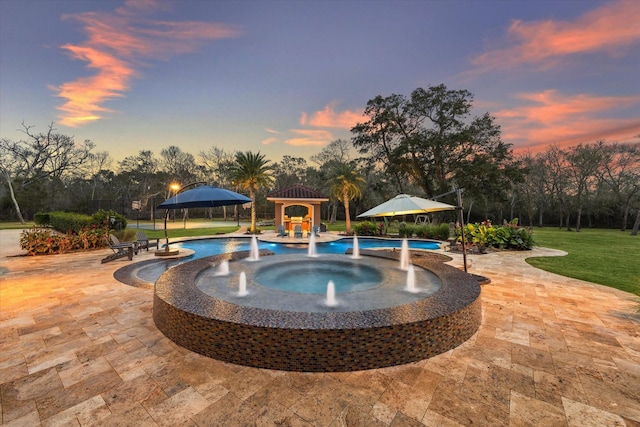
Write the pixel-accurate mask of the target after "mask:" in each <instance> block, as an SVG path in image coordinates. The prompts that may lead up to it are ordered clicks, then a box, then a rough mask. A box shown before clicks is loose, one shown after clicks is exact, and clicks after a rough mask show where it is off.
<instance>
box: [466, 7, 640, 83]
mask: <svg viewBox="0 0 640 427" xmlns="http://www.w3.org/2000/svg"><path fill="white" fill-rule="evenodd" d="M638 22H640V2H636V1H624V0H619V1H617V2H607V3H605V4H604V5H603V6H602V7H599V8H597V9H594V10H592V11H591V12H588V13H585V14H584V15H582V16H580V17H579V18H578V19H576V20H575V21H572V22H568V21H553V20H548V21H536V22H522V21H515V22H513V23H512V25H511V27H510V28H509V30H508V36H509V39H511V40H514V44H513V45H512V46H509V47H506V48H504V49H497V50H493V51H489V52H485V53H483V54H481V55H479V56H477V57H476V58H474V59H473V61H472V62H473V64H474V65H475V66H477V67H479V68H480V69H481V71H488V70H491V69H495V68H505V67H510V66H514V65H521V64H530V63H537V64H540V65H552V64H553V61H557V60H558V59H559V58H561V57H565V56H567V55H573V54H580V53H591V52H605V53H609V54H612V55H617V54H619V51H620V50H621V49H624V48H626V47H628V46H630V45H634V44H637V43H638V42H640V25H638Z"/></svg>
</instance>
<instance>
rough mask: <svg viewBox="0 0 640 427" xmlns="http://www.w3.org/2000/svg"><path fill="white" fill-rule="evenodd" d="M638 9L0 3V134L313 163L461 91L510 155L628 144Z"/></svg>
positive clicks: (522, 4)
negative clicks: (442, 91) (395, 98)
mask: <svg viewBox="0 0 640 427" xmlns="http://www.w3.org/2000/svg"><path fill="white" fill-rule="evenodd" d="M639 22H640V2H639V1H631V0H629V1H587V0H582V1H575V0H571V1H504V0H501V1H490V0H485V1H444V0H442V1H435V0H432V1H427V0H423V1H373V0H371V1H365V0H362V1H355V0H354V1H293V0H292V1H268V0H265V1H258V0H255V1H204V0H200V1H196V0H191V1H190V0H186V1H179V2H177V1H176V2H162V1H153V0H140V1H106V0H96V1H82V0H70V1H56V0H51V1H45V0H2V1H0V136H1V137H2V138H10V139H13V140H18V139H21V138H22V136H23V135H22V134H21V133H20V132H19V131H18V129H20V128H21V123H22V122H23V121H24V122H25V123H26V124H29V125H35V126H36V127H35V131H43V132H44V131H46V129H47V126H48V125H49V124H50V123H51V122H55V127H56V128H57V129H58V131H59V132H61V133H65V134H68V135H74V136H75V138H76V141H82V140H85V139H90V140H91V141H93V142H94V143H95V144H96V151H108V152H109V153H110V155H111V156H112V157H113V158H114V159H115V160H116V161H119V160H121V159H122V158H124V157H125V156H129V155H135V154H137V153H138V151H140V150H151V151H153V152H154V153H156V154H159V153H160V151H161V149H163V148H166V147H168V146H170V145H177V146H179V147H181V148H182V150H184V151H187V152H190V153H192V154H194V155H197V154H198V152H200V151H202V150H207V149H209V148H210V147H212V146H217V147H220V148H224V149H225V150H228V151H234V150H243V151H244V150H252V151H261V152H262V153H264V154H266V155H267V157H268V158H269V159H271V160H273V161H279V160H281V158H282V156H283V155H285V154H289V155H292V156H295V157H305V158H308V157H309V156H311V155H313V154H316V153H317V152H319V151H320V150H321V149H322V148H323V147H324V146H325V145H326V144H328V143H329V142H331V141H333V140H335V139H337V138H345V139H349V138H350V137H351V133H350V131H349V129H350V128H351V127H352V126H353V125H355V124H356V123H357V122H359V121H364V118H363V117H362V115H361V113H362V111H363V110H364V108H365V106H366V103H367V101H368V100H370V99H372V98H374V97H375V96H377V95H382V96H388V95H391V94H394V93H395V94H402V95H406V96H409V95H410V93H411V91H413V90H414V89H416V88H418V87H424V88H427V87H429V86H435V85H438V84H441V83H444V84H445V85H446V86H447V87H448V88H449V89H466V90H469V91H471V92H472V93H473V94H474V95H475V100H474V105H475V111H474V115H481V114H483V113H484V112H486V111H489V112H490V113H491V114H492V115H494V116H495V117H496V119H497V123H498V124H500V125H501V127H502V131H503V134H502V136H503V140H504V141H505V142H508V143H511V144H513V146H514V149H515V151H516V152H522V151H526V150H530V151H532V152H535V151H540V150H543V149H544V148H545V147H547V146H548V145H549V144H557V145H559V146H567V145H576V144H578V143H593V142H596V141H598V140H605V141H606V142H628V141H635V142H639V141H640V77H639V76H640V25H639V24H638V23H639Z"/></svg>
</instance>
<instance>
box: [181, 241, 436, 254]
mask: <svg viewBox="0 0 640 427" xmlns="http://www.w3.org/2000/svg"><path fill="white" fill-rule="evenodd" d="M408 243H409V249H426V250H436V249H440V243H439V242H434V241H429V240H408ZM250 246H251V238H250V237H246V238H243V237H224V238H210V239H198V240H186V241H183V242H177V243H171V247H172V248H174V249H176V248H178V249H179V248H185V249H191V250H193V251H194V252H195V254H194V255H193V257H192V258H191V259H198V258H203V257H206V256H212V255H219V254H224V253H230V252H236V251H248V250H249V249H250ZM358 246H359V248H360V249H379V248H395V249H398V250H400V247H401V246H402V239H379V238H375V237H358ZM308 248H309V245H307V244H294V243H273V242H261V241H258V249H268V250H270V251H272V252H273V253H275V254H276V255H289V254H304V253H306V252H307V251H308ZM351 248H353V238H350V237H349V238H344V239H340V240H336V241H333V242H318V243H316V251H317V253H319V254H344V253H345V252H346V251H347V249H351Z"/></svg>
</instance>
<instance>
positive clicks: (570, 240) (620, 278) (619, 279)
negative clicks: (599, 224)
mask: <svg viewBox="0 0 640 427" xmlns="http://www.w3.org/2000/svg"><path fill="white" fill-rule="evenodd" d="M533 235H534V238H535V240H536V243H537V244H538V245H539V246H542V247H547V248H553V249H560V250H563V251H565V252H567V253H568V255H567V256H563V257H539V258H527V263H529V264H530V265H532V266H534V267H537V268H540V269H542V270H545V271H549V272H552V273H556V274H561V275H563V276H567V277H573V278H575V279H581V280H586V281H588V282H593V283H598V284H601V285H605V286H609V287H612V288H616V289H619V290H621V291H625V292H630V293H633V294H636V295H640V262H639V261H638V255H639V254H640V236H631V234H630V232H629V231H625V232H621V231H619V230H605V229H585V228H583V229H582V231H580V232H579V233H577V232H575V231H566V230H565V229H563V230H560V229H558V228H555V227H548V228H536V229H534V234H533Z"/></svg>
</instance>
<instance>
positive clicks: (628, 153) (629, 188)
mask: <svg viewBox="0 0 640 427" xmlns="http://www.w3.org/2000/svg"><path fill="white" fill-rule="evenodd" d="M602 179H603V181H604V183H605V184H606V186H607V189H608V190H609V191H611V192H612V193H613V194H614V195H615V198H616V201H617V203H618V204H619V205H620V207H621V210H622V226H621V230H622V231H624V230H626V229H627V222H628V218H629V213H630V212H631V208H632V202H633V200H634V199H637V198H638V196H639V195H640V144H611V145H609V146H607V161H606V162H605V165H604V173H603V174H602Z"/></svg>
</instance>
